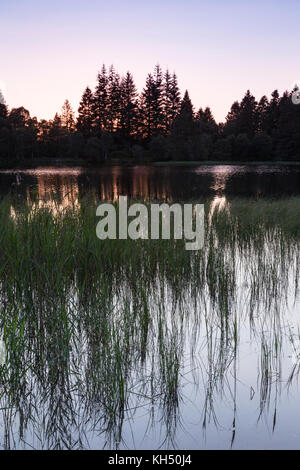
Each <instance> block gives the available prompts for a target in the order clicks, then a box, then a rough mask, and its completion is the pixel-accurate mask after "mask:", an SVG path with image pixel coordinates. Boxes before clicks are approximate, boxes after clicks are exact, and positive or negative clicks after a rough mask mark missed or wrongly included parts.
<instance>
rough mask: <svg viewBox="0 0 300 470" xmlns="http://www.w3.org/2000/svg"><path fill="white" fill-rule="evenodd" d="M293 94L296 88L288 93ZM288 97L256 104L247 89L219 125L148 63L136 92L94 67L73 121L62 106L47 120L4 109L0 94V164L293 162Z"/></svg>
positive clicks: (299, 131) (295, 113)
mask: <svg viewBox="0 0 300 470" xmlns="http://www.w3.org/2000/svg"><path fill="white" fill-rule="evenodd" d="M296 91H297V90H296ZM293 92H295V90H293V91H292V92H289V91H286V92H284V93H283V94H282V96H280V94H279V92H278V90H274V91H273V93H272V95H271V97H270V98H268V97H267V96H263V97H262V98H261V99H260V100H259V101H257V100H256V98H255V97H254V96H253V95H252V93H251V92H250V91H249V90H248V91H247V92H246V93H245V95H244V97H243V99H242V100H241V101H240V102H239V101H235V102H234V103H233V104H232V106H231V109H230V110H229V112H228V114H227V116H226V120H225V122H224V123H217V122H216V121H215V118H214V116H213V113H212V111H211V109H210V108H209V107H206V108H205V109H203V108H200V109H199V110H196V109H195V108H194V106H193V104H192V101H191V99H190V97H189V93H188V91H185V93H184V94H181V92H180V90H179V86H178V80H177V76H176V74H175V73H173V74H171V73H170V72H169V71H168V70H167V71H165V72H164V71H163V70H162V68H161V67H160V66H159V65H156V66H155V68H154V71H153V72H152V73H149V74H148V75H147V78H146V83H145V86H144V88H143V90H142V92H141V93H140V94H139V93H138V91H137V87H136V85H135V82H134V78H133V75H132V74H131V73H130V72H127V73H126V74H125V76H122V77H121V76H120V75H119V74H118V73H117V71H116V70H115V68H114V67H113V66H110V67H109V68H107V67H106V66H105V65H103V66H102V68H101V71H100V72H99V73H98V75H97V82H96V87H95V89H94V90H91V89H90V88H89V87H87V88H86V89H85V90H84V92H83V94H82V98H81V101H80V105H79V108H78V112H77V114H76V115H75V113H74V111H73V109H72V107H71V105H70V103H69V101H68V100H66V101H65V103H64V104H63V106H62V109H61V112H60V113H56V114H55V116H54V118H53V119H52V120H48V121H47V120H45V119H42V120H39V121H38V120H37V118H36V117H31V115H30V112H29V111H28V110H27V109H25V108H24V107H22V106H21V107H18V108H12V109H9V106H8V105H7V104H6V102H5V99H4V97H3V95H2V93H1V91H0V162H8V164H10V165H11V166H13V165H18V164H19V163H21V162H25V164H26V162H30V161H34V160H35V159H47V160H51V159H53V160H54V159H83V160H84V161H86V163H87V164H98V163H99V164H101V163H103V162H106V161H115V160H117V161H123V162H130V161H135V162H138V161H141V162H148V161H149V162H151V161H197V162H198V161H199V162H201V161H219V162H225V161H228V162H229V161H233V162H235V161H237V162H255V161H298V160H300V106H299V105H298V106H297V105H296V104H294V103H293V100H292V93H293Z"/></svg>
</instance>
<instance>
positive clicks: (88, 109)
mask: <svg viewBox="0 0 300 470" xmlns="http://www.w3.org/2000/svg"><path fill="white" fill-rule="evenodd" d="M76 127H77V130H78V131H79V132H81V134H82V135H83V136H84V138H86V139H87V138H88V137H90V136H91V135H92V131H93V93H92V91H91V89H90V88H89V87H86V89H85V91H84V93H83V95H82V98H81V101H80V104H79V108H78V118H77V123H76Z"/></svg>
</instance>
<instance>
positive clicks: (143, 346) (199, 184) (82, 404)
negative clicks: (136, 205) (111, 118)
mask: <svg viewBox="0 0 300 470" xmlns="http://www.w3.org/2000/svg"><path fill="white" fill-rule="evenodd" d="M295 173H297V171H295V172H290V171H289V170H288V169H287V170H284V172H283V173H280V172H279V173H278V171H277V169H271V170H270V171H269V170H268V169H266V173H264V171H262V170H261V169H258V170H256V171H255V172H254V170H253V169H249V172H248V173H247V170H246V169H244V168H243V169H241V170H239V169H238V168H237V167H224V168H217V167H215V168H199V169H196V170H194V169H192V170H190V169H188V170H187V169H185V168H182V169H180V170H179V169H171V168H146V167H135V168H131V169H126V168H117V167H116V168H111V169H102V170H98V171H95V172H93V171H92V170H90V171H85V170H82V169H63V170H51V171H49V170H47V169H42V170H34V171H33V170H30V171H28V172H22V173H21V172H20V176H19V184H16V185H14V190H13V191H14V194H15V195H16V197H17V198H20V199H22V198H23V199H24V200H25V201H27V202H28V204H29V205H31V207H33V209H32V219H31V220H32V223H34V224H38V225H34V227H35V228H36V227H40V225H39V224H40V223H41V219H40V218H39V217H38V209H39V208H41V207H45V206H47V207H49V208H51V209H52V210H53V212H54V215H57V216H58V217H57V218H56V219H59V214H58V212H59V209H64V208H66V207H74V208H78V207H80V205H81V204H83V203H82V197H83V196H84V194H86V193H87V192H88V191H89V192H92V195H93V197H92V199H93V200H94V202H95V204H97V203H98V202H99V201H100V200H104V199H105V200H116V199H117V197H118V195H120V194H126V195H128V196H130V197H132V198H133V199H134V198H141V197H142V198H144V199H147V200H149V199H150V200H167V201H174V200H179V201H182V202H184V201H186V200H187V199H197V200H199V201H200V202H201V201H202V200H203V202H206V203H207V204H206V209H207V211H206V214H207V225H206V241H205V246H204V249H203V250H201V251H199V252H195V253H188V252H186V251H185V250H184V249H180V247H179V248H176V249H175V248H174V247H173V248H171V249H170V247H168V245H167V244H166V245H160V244H159V243H157V244H154V245H151V242H149V243H150V244H149V245H147V244H146V243H145V244H144V245H143V244H137V245H134V250H133V248H132V247H131V248H130V249H129V248H128V246H127V245H124V249H121V248H120V249H119V251H118V246H119V245H117V246H115V245H113V246H112V248H111V249H109V250H108V251H105V249H104V248H103V250H102V245H98V244H96V242H95V240H96V238H95V236H94V233H93V234H92V235H91V236H90V238H89V236H88V233H87V232H84V234H83V235H82V238H81V234H82V232H83V231H84V230H83V228H84V225H82V226H79V227H78V224H80V219H79V218H78V219H76V218H75V219H74V222H73V225H71V227H73V229H72V230H69V231H66V230H65V228H66V227H69V228H70V225H64V223H65V222H64V220H63V218H62V219H59V220H60V222H59V223H58V225H55V224H51V223H49V220H48V219H47V224H46V225H43V227H44V228H45V231H44V232H43V233H36V232H34V231H32V232H31V231H28V232H26V231H25V232H21V236H20V238H18V237H17V234H16V233H15V232H13V228H12V227H11V226H9V225H8V230H11V232H9V233H14V235H15V238H14V237H11V240H12V241H11V243H8V240H6V241H7V244H8V246H7V247H6V250H3V251H2V252H0V256H1V265H2V266H5V273H4V271H3V272H0V275H1V282H0V291H1V295H0V308H1V321H0V328H1V334H2V335H3V337H4V336H5V341H6V345H7V346H8V348H7V350H8V356H7V360H6V364H4V366H2V368H1V374H2V375H1V381H0V408H1V410H0V444H1V446H2V447H3V448H6V449H10V448H32V447H33V448H49V449H59V448H95V449H97V448H110V449H128V448H129V449H133V448H149V449H152V448H155V449H157V448H164V449H173V448H175V449H176V448H177V449H178V448H186V449H201V448H214V449H221V448H223V449H224V448H225V449H229V448H233V449H243V448H244V449H245V448H274V449H279V448H299V442H300V425H299V423H300V419H299V418H300V411H299V390H298V383H297V382H298V378H299V373H300V355H299V352H300V322H299V308H300V302H299V267H300V246H299V237H298V236H297V232H296V231H295V230H294V229H293V225H292V224H293V220H294V219H295V217H294V218H293V214H295V213H296V212H295V210H296V209H297V210H298V212H297V213H299V200H298V198H294V199H292V198H288V196H290V195H293V194H298V191H299V186H297V184H296V183H297V182H298V180H299V179H298V174H296V175H295ZM246 175H247V177H246ZM5 177H6V178H8V179H9V178H11V179H13V180H14V181H15V180H16V174H11V173H2V174H1V177H0V179H1V181H5ZM264 178H265V179H264ZM289 178H290V181H291V184H290V185H289V186H286V192H285V193H283V194H282V195H284V196H285V197H286V198H285V200H284V206H283V205H282V200H280V199H279V198H278V197H279V195H280V188H281V185H282V180H284V181H285V183H286V181H288V180H289ZM293 182H294V184H293ZM246 183H247V184H246ZM7 190H8V187H7V186H5V184H4V185H2V192H3V193H5V192H7ZM182 195H184V197H183V196H182ZM238 195H239V196H243V198H242V199H240V200H239V201H236V200H235V198H234V197H233V196H238ZM36 196H38V197H36ZM245 196H252V198H254V199H255V200H256V201H257V206H255V207H257V209H258V213H260V211H261V213H263V212H262V211H269V213H270V214H271V215H270V218H269V219H268V221H267V223H265V226H264V225H263V223H260V224H255V226H254V227H253V226H251V225H250V227H249V224H248V222H249V220H252V218H253V216H254V215H255V213H253V214H251V217H250V219H247V217H248V215H247V216H246V218H245V219H243V214H244V213H245V208H247V210H248V211H249V210H251V207H252V206H253V204H252V205H251V204H249V205H248V206H247V202H248V199H246V197H245ZM262 196H273V197H274V201H273V202H272V203H271V202H268V203H265V201H264V198H263V197H262ZM54 200H55V202H54ZM252 200H253V199H252ZM32 201H33V202H32ZM241 201H242V202H241ZM268 204H269V205H268ZM273 204H275V206H273ZM282 208H284V210H285V213H286V214H290V217H287V218H286V219H285V220H283V218H279V221H277V222H276V224H274V222H273V220H274V218H272V213H271V212H272V211H274V213H276V211H277V212H278V211H282ZM1 210H2V209H1ZM18 210H19V209H18V207H17V205H16V206H15V207H13V206H12V208H11V219H12V221H13V223H14V224H17V222H18V217H20V214H19V213H18ZM78 212H79V211H78ZM62 213H63V211H62ZM75 213H76V211H74V214H75ZM234 214H238V216H239V217H241V221H243V220H244V224H243V223H242V222H241V223H240V225H237V224H235V222H234V219H231V217H233V216H234ZM45 217H46V216H45ZM62 217H63V216H62ZM275 220H277V219H275ZM270 221H271V222H270ZM68 223H71V222H70V220H69V219H68ZM59 224H61V225H59ZM20 227H21V228H20V230H25V229H26V227H25V228H23V225H22V224H21V226H20ZM46 228H47V230H48V231H47V230H46ZM3 233H4V234H5V233H6V232H5V230H4V227H3ZM3 233H2V235H3ZM75 233H76V236H74V234H75ZM25 235H26V236H25ZM3 236H4V235H3ZM30 237H32V238H30ZM297 237H298V238H297ZM20 240H23V242H24V243H25V241H27V244H26V249H23V246H22V245H21V243H18V241H19V242H20ZM24 240H25V241H24ZM97 243H98V242H97ZM99 243H100V242H99ZM77 244H78V245H77ZM24 246H25V245H24ZM70 247H71V248H70ZM16 250H17V251H16ZM27 250H29V252H30V250H32V253H33V254H34V257H35V258H34V261H36V260H38V262H32V263H30V262H28V258H27V257H26V256H27ZM97 250H99V253H98V251H97ZM101 250H102V251H101ZM15 253H16V254H17V256H15ZM112 267H113V268H112ZM1 273H2V274H1ZM20 273H21V275H20ZM58 325H59V327H58Z"/></svg>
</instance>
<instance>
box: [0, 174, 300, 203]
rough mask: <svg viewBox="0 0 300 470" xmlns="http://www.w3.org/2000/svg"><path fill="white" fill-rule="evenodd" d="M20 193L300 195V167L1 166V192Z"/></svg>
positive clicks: (199, 196)
mask: <svg viewBox="0 0 300 470" xmlns="http://www.w3.org/2000/svg"><path fill="white" fill-rule="evenodd" d="M11 190H13V191H15V192H17V193H18V194H19V195H20V197H24V198H28V197H30V194H36V193H38V195H39V197H40V198H49V197H51V195H53V194H55V195H57V196H60V198H61V199H62V201H63V200H64V203H67V201H71V200H73V201H74V200H76V199H77V198H78V197H80V196H82V195H84V194H85V193H86V192H87V191H91V190H92V191H94V192H95V195H96V197H97V200H115V199H117V197H118V195H120V194H121V195H127V196H129V197H132V198H144V199H148V200H153V199H155V200H170V201H171V200H179V201H186V200H189V199H191V200H195V199H196V200H199V201H203V200H206V199H207V198H213V197H214V196H226V197H227V198H228V199H230V198H232V197H236V196H239V197H254V198H261V197H276V198H280V197H286V196H293V195H299V194H300V166H296V165H295V166H292V165H291V166H286V167H282V166H279V167H275V166H274V167H273V166H272V167H268V166H261V167H244V166H225V165H224V166H200V167H197V168H187V167H148V166H147V167H146V166H144V167H143V166H136V167H130V168H124V167H111V168H109V167H107V168H101V169H95V170H87V169H83V168H79V167H78V168H77V167H74V168H51V167H49V168H48V167H41V168H37V169H36V170H25V171H9V170H5V171H0V191H1V193H2V194H5V193H7V192H9V191H11Z"/></svg>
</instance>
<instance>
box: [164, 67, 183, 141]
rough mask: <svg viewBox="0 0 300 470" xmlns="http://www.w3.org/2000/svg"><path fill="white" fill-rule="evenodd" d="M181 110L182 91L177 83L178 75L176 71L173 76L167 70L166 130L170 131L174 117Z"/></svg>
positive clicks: (165, 94)
mask: <svg viewBox="0 0 300 470" xmlns="http://www.w3.org/2000/svg"><path fill="white" fill-rule="evenodd" d="M179 110H180V92H179V88H178V84H177V77H176V75H175V73H174V74H173V76H171V74H170V72H169V71H168V70H167V71H166V73H165V82H164V99H163V112H164V131H165V133H169V131H170V129H171V127H172V124H173V122H174V119H175V118H176V116H177V114H178V112H179Z"/></svg>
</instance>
